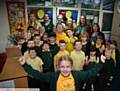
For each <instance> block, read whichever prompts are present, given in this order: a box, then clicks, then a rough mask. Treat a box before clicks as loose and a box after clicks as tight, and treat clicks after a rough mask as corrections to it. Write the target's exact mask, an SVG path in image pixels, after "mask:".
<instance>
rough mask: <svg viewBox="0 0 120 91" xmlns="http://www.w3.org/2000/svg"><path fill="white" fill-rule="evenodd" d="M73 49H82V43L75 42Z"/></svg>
mask: <svg viewBox="0 0 120 91" xmlns="http://www.w3.org/2000/svg"><path fill="white" fill-rule="evenodd" d="M75 49H76V50H77V51H80V50H81V49H82V44H81V42H76V43H75Z"/></svg>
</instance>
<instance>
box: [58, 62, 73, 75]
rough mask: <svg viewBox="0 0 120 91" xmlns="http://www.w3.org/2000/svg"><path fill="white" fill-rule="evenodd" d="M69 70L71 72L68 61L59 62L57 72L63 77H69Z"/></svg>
mask: <svg viewBox="0 0 120 91" xmlns="http://www.w3.org/2000/svg"><path fill="white" fill-rule="evenodd" d="M71 70H72V65H71V63H70V62H69V61H68V60H63V61H61V62H60V65H59V71H60V73H61V74H62V75H63V76H64V77H67V76H69V75H70V73H71Z"/></svg>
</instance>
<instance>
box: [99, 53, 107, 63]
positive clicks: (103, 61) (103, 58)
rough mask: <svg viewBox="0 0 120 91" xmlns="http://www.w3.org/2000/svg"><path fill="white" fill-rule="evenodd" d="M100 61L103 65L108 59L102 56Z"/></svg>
mask: <svg viewBox="0 0 120 91" xmlns="http://www.w3.org/2000/svg"><path fill="white" fill-rule="evenodd" d="M100 59H101V62H102V63H105V60H106V57H105V56H103V55H101V57H100Z"/></svg>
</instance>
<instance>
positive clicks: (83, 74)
mask: <svg viewBox="0 0 120 91" xmlns="http://www.w3.org/2000/svg"><path fill="white" fill-rule="evenodd" d="M102 65H103V64H102V63H98V64H96V65H95V66H94V67H93V68H92V69H90V70H88V71H72V75H73V78H74V80H75V91H80V83H81V81H83V80H86V79H88V78H90V77H92V76H95V75H96V74H97V73H98V72H99V71H100V69H101V68H102ZM23 67H24V69H25V70H26V72H28V74H29V76H32V77H34V78H36V79H39V80H41V81H43V82H48V83H50V91H56V84H57V80H58V77H59V72H47V73H42V72H38V71H36V70H33V69H32V67H31V66H29V65H28V64H26V63H25V64H24V65H23Z"/></svg>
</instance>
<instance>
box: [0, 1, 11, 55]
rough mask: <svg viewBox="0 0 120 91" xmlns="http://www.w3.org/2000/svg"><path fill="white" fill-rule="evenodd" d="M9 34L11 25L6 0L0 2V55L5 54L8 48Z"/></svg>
mask: <svg viewBox="0 0 120 91" xmlns="http://www.w3.org/2000/svg"><path fill="white" fill-rule="evenodd" d="M8 34H9V24H8V16H7V8H6V4H5V0H0V53H2V52H5V48H6V47H7V36H8Z"/></svg>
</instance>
